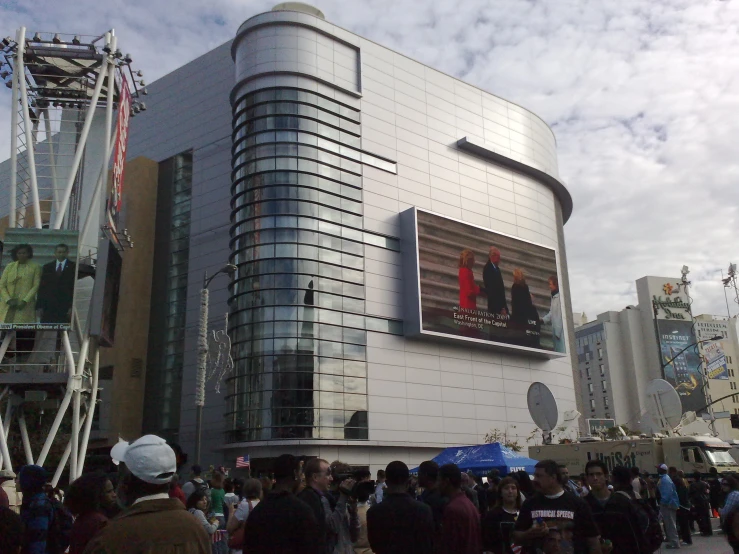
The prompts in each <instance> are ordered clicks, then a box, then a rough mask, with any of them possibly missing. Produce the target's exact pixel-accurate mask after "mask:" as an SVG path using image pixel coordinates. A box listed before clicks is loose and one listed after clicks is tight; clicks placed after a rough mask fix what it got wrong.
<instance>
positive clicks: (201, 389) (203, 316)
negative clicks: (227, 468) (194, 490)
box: [195, 264, 238, 465]
mask: <svg viewBox="0 0 739 554" xmlns="http://www.w3.org/2000/svg"><path fill="white" fill-rule="evenodd" d="M237 269H238V268H237V267H236V266H235V265H233V264H226V265H224V266H223V267H222V268H221V269H219V270H218V271H216V272H215V273H214V274H213V275H211V276H210V277H208V272H207V271H206V272H205V274H204V275H203V288H202V289H201V290H200V323H199V326H198V373H197V377H196V380H195V407H196V412H195V463H197V464H198V465H199V464H200V444H201V436H202V431H203V406H205V369H206V368H205V366H206V364H207V362H208V302H209V298H210V296H209V293H208V285H210V282H211V281H212V280H213V278H214V277H215V276H216V275H218V274H219V273H225V274H226V275H229V276H231V275H233V274H234V273H235V272H236V270H237Z"/></svg>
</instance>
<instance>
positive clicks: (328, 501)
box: [298, 458, 359, 554]
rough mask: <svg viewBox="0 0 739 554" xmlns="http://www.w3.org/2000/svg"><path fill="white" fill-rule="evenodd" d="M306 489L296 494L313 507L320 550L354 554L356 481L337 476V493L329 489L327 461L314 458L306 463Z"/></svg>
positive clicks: (357, 528) (356, 535) (329, 470)
mask: <svg viewBox="0 0 739 554" xmlns="http://www.w3.org/2000/svg"><path fill="white" fill-rule="evenodd" d="M304 473H305V483H306V487H305V489H304V490H303V491H302V492H301V493H300V494H299V495H298V498H300V499H301V500H302V501H303V502H305V503H306V504H308V506H310V508H311V509H312V510H313V513H314V514H315V516H316V520H317V521H318V535H319V542H320V545H321V549H320V552H325V553H326V554H353V553H354V547H353V543H354V541H356V540H357V538H358V537H359V517H358V516H357V500H356V498H355V497H354V496H353V489H354V485H355V484H356V482H355V481H354V479H351V478H344V477H345V476H343V475H337V477H341V479H337V481H339V483H340V484H339V487H338V491H337V492H338V495H337V496H336V497H334V496H333V495H331V494H330V492H329V489H330V487H331V483H332V482H333V481H334V479H333V476H332V474H331V469H330V467H329V463H328V462H327V461H326V460H323V459H321V458H313V459H311V460H309V461H308V462H307V463H306V464H305V469H304Z"/></svg>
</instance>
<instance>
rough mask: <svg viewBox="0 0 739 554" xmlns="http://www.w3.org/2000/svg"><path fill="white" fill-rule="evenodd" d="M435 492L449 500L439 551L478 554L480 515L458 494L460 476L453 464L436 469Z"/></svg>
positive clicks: (465, 498) (456, 553)
mask: <svg viewBox="0 0 739 554" xmlns="http://www.w3.org/2000/svg"><path fill="white" fill-rule="evenodd" d="M439 492H440V493H441V494H443V495H444V496H446V497H447V498H449V503H448V504H447V505H446V507H445V508H444V515H443V517H442V520H441V542H442V548H441V551H442V552H449V553H454V554H482V532H481V531H480V512H478V511H477V508H475V505H474V504H473V503H472V502H470V501H469V499H468V498H467V495H465V493H464V492H462V472H461V471H460V470H459V467H457V466H456V465H455V464H446V465H443V466H441V467H440V468H439Z"/></svg>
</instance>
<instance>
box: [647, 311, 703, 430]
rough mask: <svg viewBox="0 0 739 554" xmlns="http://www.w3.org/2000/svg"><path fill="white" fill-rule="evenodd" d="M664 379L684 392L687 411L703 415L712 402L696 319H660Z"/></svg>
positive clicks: (681, 399)
mask: <svg viewBox="0 0 739 554" xmlns="http://www.w3.org/2000/svg"><path fill="white" fill-rule="evenodd" d="M657 330H658V332H659V348H660V357H661V360H662V366H663V370H662V371H663V372H664V379H665V381H667V382H668V383H670V384H671V385H672V386H673V387H675V390H677V392H678V394H679V395H680V402H681V404H682V407H683V413H686V412H696V413H697V415H698V416H701V415H702V414H703V413H704V412H705V411H706V410H705V406H706V404H708V401H707V400H706V393H705V390H704V386H703V385H704V383H703V374H702V372H703V360H702V359H701V356H700V354H699V352H698V346H697V344H696V339H695V334H694V333H693V322H692V321H685V320H680V319H660V320H657Z"/></svg>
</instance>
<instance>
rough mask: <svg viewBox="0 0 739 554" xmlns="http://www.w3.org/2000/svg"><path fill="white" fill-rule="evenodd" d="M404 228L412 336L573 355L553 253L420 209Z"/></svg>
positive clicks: (409, 214)
mask: <svg viewBox="0 0 739 554" xmlns="http://www.w3.org/2000/svg"><path fill="white" fill-rule="evenodd" d="M401 227H402V241H401V242H402V250H403V264H404V270H403V271H404V280H405V283H406V297H405V298H404V302H405V316H406V317H405V318H404V327H405V334H406V335H408V336H415V335H428V336H435V337H444V338H454V339H459V340H467V341H474V342H478V343H485V344H489V345H495V346H498V347H502V348H505V349H509V348H513V349H527V350H530V351H532V352H542V353H545V352H548V353H552V352H556V353H564V352H565V351H566V347H565V338H564V337H565V333H564V322H563V318H562V298H561V294H560V292H559V274H558V267H557V256H556V252H555V251H554V250H553V249H551V248H548V247H546V246H541V245H538V244H534V243H531V242H527V241H524V240H521V239H518V238H515V237H511V236H508V235H504V234H501V233H496V232H494V231H492V230H489V229H484V228H481V227H477V226H475V225H470V224H468V223H464V222H461V221H457V220H454V219H451V218H448V217H444V216H440V215H437V214H433V213H430V212H426V211H424V210H419V209H417V208H411V209H409V210H406V211H405V212H403V213H402V214H401Z"/></svg>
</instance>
